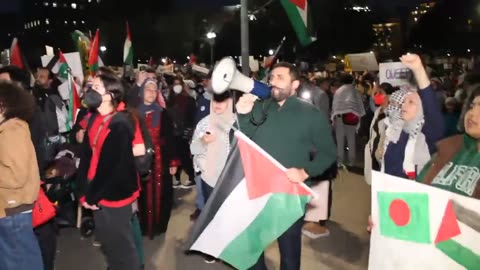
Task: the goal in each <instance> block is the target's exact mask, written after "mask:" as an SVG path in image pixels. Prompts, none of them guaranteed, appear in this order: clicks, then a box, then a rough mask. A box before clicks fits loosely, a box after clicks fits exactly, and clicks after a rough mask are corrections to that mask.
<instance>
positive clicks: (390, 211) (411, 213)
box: [378, 192, 432, 244]
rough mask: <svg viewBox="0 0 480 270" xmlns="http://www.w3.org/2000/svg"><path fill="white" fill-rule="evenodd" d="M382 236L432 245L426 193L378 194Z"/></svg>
mask: <svg viewBox="0 0 480 270" xmlns="http://www.w3.org/2000/svg"><path fill="white" fill-rule="evenodd" d="M378 209H379V218H380V234H381V235H383V236H385V237H390V238H394V239H398V240H405V241H410V242H416V243H424V244H430V243H431V242H432V241H431V237H430V211H429V204H428V194H426V193H394V192H378Z"/></svg>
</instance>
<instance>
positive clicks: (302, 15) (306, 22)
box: [297, 4, 308, 28]
mask: <svg viewBox="0 0 480 270" xmlns="http://www.w3.org/2000/svg"><path fill="white" fill-rule="evenodd" d="M297 10H298V14H300V17H302V21H303V23H304V24H305V25H304V26H305V28H307V27H308V21H307V14H308V4H306V5H305V10H303V9H301V8H299V7H297Z"/></svg>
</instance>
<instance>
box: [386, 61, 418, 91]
mask: <svg viewBox="0 0 480 270" xmlns="http://www.w3.org/2000/svg"><path fill="white" fill-rule="evenodd" d="M378 75H379V77H380V83H389V84H391V85H392V86H394V87H395V86H402V85H406V84H409V82H410V80H411V78H412V76H413V75H412V72H411V71H410V69H408V68H407V67H406V66H405V65H404V64H402V63H400V62H394V63H381V64H380V72H379V74H378Z"/></svg>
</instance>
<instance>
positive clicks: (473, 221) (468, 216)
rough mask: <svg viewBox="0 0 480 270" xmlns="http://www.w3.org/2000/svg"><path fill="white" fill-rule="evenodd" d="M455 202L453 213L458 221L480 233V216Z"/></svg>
mask: <svg viewBox="0 0 480 270" xmlns="http://www.w3.org/2000/svg"><path fill="white" fill-rule="evenodd" d="M452 202H453V211H454V212H455V215H456V216H457V220H458V221H460V222H462V223H463V224H465V225H467V226H468V227H470V228H472V229H473V230H475V231H477V232H480V215H479V214H478V213H476V212H475V211H472V210H470V209H467V208H465V207H463V206H462V205H460V203H457V202H456V201H454V200H452Z"/></svg>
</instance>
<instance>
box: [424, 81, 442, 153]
mask: <svg viewBox="0 0 480 270" xmlns="http://www.w3.org/2000/svg"><path fill="white" fill-rule="evenodd" d="M418 94H419V95H420V99H421V100H422V107H423V115H424V119H425V124H424V126H423V128H422V133H423V134H425V140H426V142H427V144H428V149H429V150H430V154H432V153H435V152H436V150H435V149H436V143H437V142H438V141H440V140H441V139H443V137H444V135H445V122H444V120H443V114H442V111H441V109H440V108H441V107H440V106H439V104H438V99H437V98H436V96H435V92H434V90H433V88H432V86H431V85H428V86H427V87H426V88H424V89H421V90H420V91H419V92H418Z"/></svg>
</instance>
